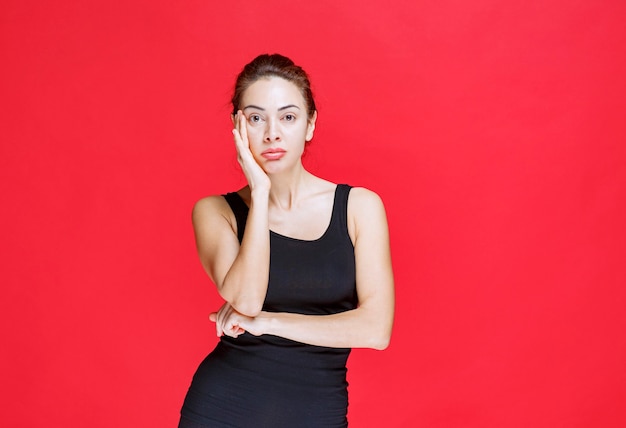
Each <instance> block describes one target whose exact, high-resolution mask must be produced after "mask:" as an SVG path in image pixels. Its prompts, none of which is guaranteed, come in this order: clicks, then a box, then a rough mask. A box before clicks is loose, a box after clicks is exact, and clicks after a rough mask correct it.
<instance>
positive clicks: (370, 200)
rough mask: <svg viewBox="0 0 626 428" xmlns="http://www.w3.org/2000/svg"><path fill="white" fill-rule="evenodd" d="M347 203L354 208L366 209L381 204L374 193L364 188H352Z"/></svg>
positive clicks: (380, 200) (378, 197)
mask: <svg viewBox="0 0 626 428" xmlns="http://www.w3.org/2000/svg"><path fill="white" fill-rule="evenodd" d="M348 203H349V204H351V205H352V206H354V207H360V208H362V209H367V208H371V207H373V206H380V205H382V203H383V202H382V199H381V198H380V196H378V194H377V193H376V192H374V191H372V190H370V189H368V188H366V187H352V188H351V189H350V196H349V199H348Z"/></svg>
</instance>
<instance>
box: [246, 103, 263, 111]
mask: <svg viewBox="0 0 626 428" xmlns="http://www.w3.org/2000/svg"><path fill="white" fill-rule="evenodd" d="M247 108H255V109H257V110H262V111H265V109H264V108H263V107H259V106H255V105H254V104H250V105H249V106H245V107H244V108H243V109H242V111H243V110H245V109H247Z"/></svg>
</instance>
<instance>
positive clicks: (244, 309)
mask: <svg viewBox="0 0 626 428" xmlns="http://www.w3.org/2000/svg"><path fill="white" fill-rule="evenodd" d="M231 306H232V307H233V308H234V309H235V310H236V311H237V312H239V313H240V314H242V315H245V316H247V317H250V318H255V317H256V316H258V315H259V314H260V313H261V310H262V309H263V302H256V301H252V300H244V301H239V300H238V301H234V302H232V303H231Z"/></svg>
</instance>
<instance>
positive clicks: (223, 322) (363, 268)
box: [211, 188, 394, 349]
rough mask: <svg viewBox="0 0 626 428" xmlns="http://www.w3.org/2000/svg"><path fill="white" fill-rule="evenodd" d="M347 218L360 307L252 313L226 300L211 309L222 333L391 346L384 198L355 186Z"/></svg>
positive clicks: (391, 305) (391, 297)
mask: <svg viewBox="0 0 626 428" xmlns="http://www.w3.org/2000/svg"><path fill="white" fill-rule="evenodd" d="M348 221H349V224H348V228H349V232H350V235H351V237H352V240H353V242H354V252H355V260H356V288H357V295H358V307H357V308H356V309H353V310H349V311H346V312H341V313H338V314H332V315H301V314H294V313H274V312H261V313H259V315H258V316H256V317H250V316H245V315H243V314H241V313H240V312H239V311H237V310H236V308H232V307H231V306H230V305H228V304H226V305H225V306H223V307H222V309H220V311H218V312H217V313H215V314H212V315H211V319H212V320H213V321H216V324H217V325H216V328H217V333H218V335H222V334H226V335H229V336H232V337H237V336H238V335H239V334H241V333H243V331H248V332H249V333H251V334H254V335H261V334H272V335H276V336H280V337H284V338H286V339H291V340H295V341H298V342H302V343H308V344H311V345H317V346H328V347H337V348H374V349H384V348H386V347H387V346H388V344H389V340H390V337H391V330H392V325H393V313H394V285H393V273H392V268H391V256H390V251H389V233H388V228H387V219H386V216H385V210H384V207H383V204H382V201H381V200H380V198H379V197H378V196H377V195H376V194H374V193H373V192H370V191H368V190H366V189H362V188H354V189H352V191H351V194H350V200H349V204H348ZM233 309H235V310H233Z"/></svg>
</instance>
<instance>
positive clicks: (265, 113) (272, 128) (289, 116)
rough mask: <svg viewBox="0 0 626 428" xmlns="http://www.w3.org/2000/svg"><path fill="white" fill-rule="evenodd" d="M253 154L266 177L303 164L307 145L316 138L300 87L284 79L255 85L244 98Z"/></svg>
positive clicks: (270, 79) (273, 78) (274, 78)
mask: <svg viewBox="0 0 626 428" xmlns="http://www.w3.org/2000/svg"><path fill="white" fill-rule="evenodd" d="M241 110H242V111H243V114H244V116H245V117H246V123H247V131H248V141H249V142H250V151H251V152H252V155H253V156H254V158H255V159H256V161H257V163H258V164H259V165H260V166H261V167H262V168H263V169H264V170H265V172H266V173H268V174H271V173H276V172H280V171H284V170H285V169H289V167H292V166H294V165H296V164H299V163H300V158H301V156H302V153H303V152H304V145H305V142H306V141H310V140H311V138H313V130H314V129H315V119H316V114H314V115H313V117H312V118H311V119H309V118H308V112H307V109H306V106H305V102H304V98H303V97H302V94H301V93H300V91H299V89H298V87H297V86H296V85H294V84H293V83H291V82H289V81H287V80H285V79H282V78H280V77H271V78H263V79H259V80H257V81H256V82H254V83H253V84H252V85H250V87H248V89H246V90H245V92H244V93H243V95H242V97H241Z"/></svg>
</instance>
